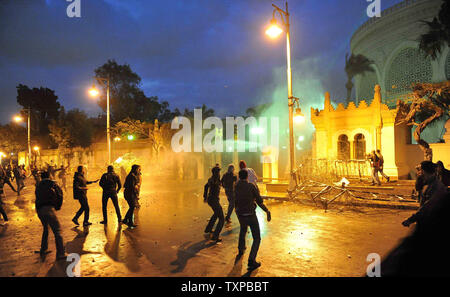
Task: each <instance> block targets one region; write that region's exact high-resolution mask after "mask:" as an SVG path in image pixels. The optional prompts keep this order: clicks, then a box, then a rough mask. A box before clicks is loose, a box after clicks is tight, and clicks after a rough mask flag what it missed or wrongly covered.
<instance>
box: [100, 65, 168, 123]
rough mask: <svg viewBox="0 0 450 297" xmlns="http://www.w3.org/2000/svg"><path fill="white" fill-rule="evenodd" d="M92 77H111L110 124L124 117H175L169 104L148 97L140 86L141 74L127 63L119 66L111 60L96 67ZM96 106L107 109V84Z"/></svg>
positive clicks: (151, 120)
mask: <svg viewBox="0 0 450 297" xmlns="http://www.w3.org/2000/svg"><path fill="white" fill-rule="evenodd" d="M94 72H95V76H96V77H102V78H109V80H110V107H111V120H112V122H113V123H117V122H120V121H122V120H124V119H126V118H131V119H134V120H140V121H145V122H153V121H154V120H155V119H159V120H161V121H170V120H172V118H173V117H174V116H175V114H176V111H175V112H174V113H172V112H171V111H170V110H169V103H167V102H166V101H163V102H159V99H158V97H157V96H150V97H147V96H146V95H145V94H144V91H143V90H142V89H141V77H140V76H139V75H138V74H136V73H135V72H133V70H132V69H131V67H130V65H128V64H124V65H119V64H117V62H116V61H114V60H108V61H107V62H106V63H105V64H103V65H102V66H100V67H98V68H97V69H95V71H94ZM103 89H104V91H103V92H102V95H101V97H100V100H99V102H98V105H99V106H100V107H101V108H102V109H103V111H104V112H106V86H105V85H103Z"/></svg>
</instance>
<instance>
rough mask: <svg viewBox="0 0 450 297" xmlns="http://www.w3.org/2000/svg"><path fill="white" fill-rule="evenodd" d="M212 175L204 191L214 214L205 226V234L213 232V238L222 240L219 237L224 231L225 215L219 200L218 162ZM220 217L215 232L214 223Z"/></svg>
mask: <svg viewBox="0 0 450 297" xmlns="http://www.w3.org/2000/svg"><path fill="white" fill-rule="evenodd" d="M211 172H212V176H211V178H210V179H208V182H207V183H206V185H205V188H204V193H203V199H204V202H205V203H208V205H209V206H210V207H211V209H212V210H213V212H214V213H213V215H212V216H211V219H210V220H209V222H208V225H206V228H205V235H206V236H209V235H210V234H211V233H212V238H211V240H213V241H215V242H221V241H222V239H221V238H219V235H220V232H221V231H222V228H223V224H224V222H225V217H224V216H223V209H222V206H221V205H220V200H219V194H220V167H219V165H218V164H216V166H215V167H213V168H212V170H211ZM217 219H219V222H218V223H217V226H216V229H215V230H214V233H213V232H212V229H213V227H214V224H215V223H216V220H217Z"/></svg>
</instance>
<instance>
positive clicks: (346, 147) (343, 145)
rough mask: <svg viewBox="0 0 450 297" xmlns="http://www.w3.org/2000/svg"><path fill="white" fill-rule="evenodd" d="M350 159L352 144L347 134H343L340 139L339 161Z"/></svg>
mask: <svg viewBox="0 0 450 297" xmlns="http://www.w3.org/2000/svg"><path fill="white" fill-rule="evenodd" d="M349 159H350V142H349V141H348V137H347V135H345V134H342V135H340V136H339V138H338V160H349Z"/></svg>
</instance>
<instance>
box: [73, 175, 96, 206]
mask: <svg viewBox="0 0 450 297" xmlns="http://www.w3.org/2000/svg"><path fill="white" fill-rule="evenodd" d="M92 183H94V182H93V181H87V180H86V178H85V177H84V175H83V174H81V173H79V172H75V175H74V176H73V199H79V198H80V197H86V194H87V190H86V189H83V188H86V187H87V185H90V184H92Z"/></svg>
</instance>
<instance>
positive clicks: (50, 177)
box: [0, 151, 450, 276]
mask: <svg viewBox="0 0 450 297" xmlns="http://www.w3.org/2000/svg"><path fill="white" fill-rule="evenodd" d="M369 157H370V160H371V163H372V164H373V165H372V168H373V171H372V181H373V183H374V184H379V179H378V173H381V175H382V176H384V177H385V178H386V180H387V181H388V182H389V177H387V176H385V175H384V173H383V163H384V162H383V156H382V155H381V152H380V151H373V152H372V154H371V155H370V156H369ZM68 169H69V168H68V167H64V166H61V167H60V168H56V166H55V165H53V162H51V164H47V167H46V168H45V169H42V168H37V167H33V168H31V170H30V171H31V174H30V176H33V177H34V179H35V184H36V188H35V195H36V201H35V204H36V212H37V215H38V217H39V219H40V221H41V223H42V226H43V234H42V241H41V248H40V250H39V251H37V253H40V254H41V255H45V254H47V253H48V233H49V228H50V229H51V230H52V232H53V234H54V237H55V243H56V249H57V253H56V258H57V259H58V260H60V259H65V251H64V244H63V239H62V236H61V227H60V223H59V220H58V217H57V215H56V212H57V211H58V210H59V209H61V207H62V204H63V196H64V192H65V188H66V176H67V172H68V171H69V170H70V169H69V170H68ZM417 170H418V176H417V179H416V185H415V189H416V191H417V192H418V193H419V195H418V197H419V203H420V208H419V210H418V211H417V212H416V213H414V214H413V215H412V216H410V217H409V218H407V219H406V220H404V221H403V222H402V224H403V226H405V227H409V226H411V225H413V224H415V229H414V231H413V232H412V233H411V235H409V236H408V237H407V238H405V239H404V240H403V241H402V243H401V244H400V245H399V246H398V247H396V248H395V249H394V250H393V251H392V252H391V253H389V255H388V256H387V257H386V258H385V259H384V260H383V262H382V264H381V270H382V274H383V275H384V276H397V275H449V274H450V272H448V271H447V267H448V265H449V264H450V259H447V258H448V257H446V256H445V253H446V252H447V251H446V248H445V247H446V241H447V238H446V236H445V234H446V233H447V232H448V230H449V227H450V220H448V214H449V213H450V194H449V187H450V171H449V170H447V169H445V167H444V165H443V163H442V162H440V161H439V162H437V163H436V164H435V163H433V162H431V161H423V162H422V163H421V164H420V165H419V166H418V168H417ZM58 171H59V175H58V177H59V179H60V180H61V181H60V182H59V183H58V182H56V181H55V176H56V172H58ZM220 171H221V168H220V166H219V164H216V166H214V167H213V168H212V170H211V173H212V175H211V177H210V178H209V179H208V181H207V183H206V184H205V186H204V194H203V198H204V202H205V203H207V204H208V205H209V206H210V207H211V209H212V212H213V214H212V216H211V218H210V220H209V221H208V224H207V226H206V227H205V230H204V233H205V237H206V239H207V240H210V241H212V242H214V243H221V242H222V239H221V237H220V234H221V232H222V229H223V227H224V225H225V224H227V226H228V225H230V224H231V215H232V213H233V211H235V213H236V216H237V219H238V221H239V225H240V233H239V241H238V244H237V251H238V254H237V258H240V257H242V256H243V254H244V253H245V250H246V243H245V238H246V235H247V231H248V228H250V230H251V234H252V237H253V243H252V246H251V250H250V252H249V256H248V269H249V270H253V269H256V268H258V267H259V266H260V265H261V263H260V262H257V260H256V258H257V253H258V249H259V246H260V243H261V234H260V233H261V232H260V226H259V221H258V217H257V215H256V209H257V206H259V207H260V208H261V209H262V210H263V211H264V212H266V215H267V221H270V220H271V213H270V211H269V210H268V208H267V207H266V206H265V205H264V202H263V199H262V197H261V195H260V191H259V188H258V185H257V181H258V177H257V175H256V173H255V171H254V170H253V169H251V168H248V167H247V164H246V163H245V161H240V162H239V172H238V175H236V174H235V167H234V165H233V164H230V165H229V166H228V168H227V172H226V173H225V174H223V175H222V176H221V175H220ZM120 173H121V177H122V178H121V177H119V175H118V174H116V173H115V171H114V167H113V166H108V167H107V170H106V173H104V174H103V175H102V176H101V178H99V179H97V180H92V181H89V180H87V178H86V177H87V170H86V168H85V167H84V166H78V168H77V170H76V172H75V174H74V177H73V198H74V199H76V200H78V202H79V204H80V208H79V210H78V211H77V212H76V214H75V216H74V217H73V219H72V221H73V223H74V224H75V225H77V226H79V225H80V224H79V222H78V219H79V218H80V217H81V215H83V214H84V220H83V226H84V227H88V226H89V225H91V224H92V223H91V222H89V211H90V209H89V201H88V195H87V193H88V187H87V186H88V185H89V184H94V183H98V182H99V181H100V182H99V185H100V187H101V188H102V189H103V195H102V213H103V221H101V222H100V223H101V224H105V225H106V224H108V217H107V204H108V201H109V200H110V199H111V201H112V203H113V206H114V208H115V211H116V216H117V221H118V223H119V224H126V225H128V227H129V228H135V227H137V225H136V224H135V222H134V211H135V209H136V208H137V207H138V200H139V194H140V187H141V184H142V176H141V167H140V166H139V165H133V166H132V168H131V171H130V172H129V173H128V174H124V169H123V167H122V168H121V172H120ZM26 178H27V172H26V170H25V168H24V166H13V167H11V166H6V167H5V168H4V167H3V166H1V165H0V218H1V217H2V218H3V220H4V221H5V222H7V221H8V216H7V214H6V212H5V209H4V208H3V206H2V204H3V199H4V198H5V190H4V188H5V185H8V186H9V187H10V188H11V190H12V191H14V192H17V195H20V191H21V190H23V189H24V187H25V186H24V180H25V179H26ZM13 180H16V186H17V188H15V187H14V185H13V183H12V181H13ZM221 188H224V192H225V195H226V197H227V200H228V209H227V212H226V215H225V214H224V211H223V209H222V206H221V204H220V198H219V196H220V192H221ZM63 189H64V190H63ZM121 189H123V197H124V199H125V200H126V202H127V203H128V206H129V209H128V211H127V213H126V215H125V217H124V219H123V220H122V215H121V212H120V208H119V203H118V200H119V197H118V193H119V192H120V190H121ZM216 222H217V224H216Z"/></svg>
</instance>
